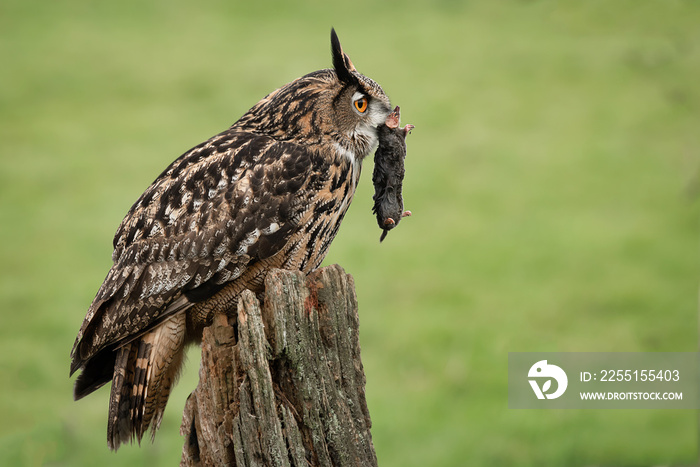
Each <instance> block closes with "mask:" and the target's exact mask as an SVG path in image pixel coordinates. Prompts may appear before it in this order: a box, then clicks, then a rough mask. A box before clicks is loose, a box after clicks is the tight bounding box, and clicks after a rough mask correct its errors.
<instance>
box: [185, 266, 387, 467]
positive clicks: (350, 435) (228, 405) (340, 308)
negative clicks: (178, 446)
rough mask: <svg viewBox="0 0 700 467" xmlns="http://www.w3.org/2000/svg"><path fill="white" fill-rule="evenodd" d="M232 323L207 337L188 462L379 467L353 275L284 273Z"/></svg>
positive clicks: (243, 301) (193, 399)
mask: <svg viewBox="0 0 700 467" xmlns="http://www.w3.org/2000/svg"><path fill="white" fill-rule="evenodd" d="M232 316H234V317H237V319H236V320H235V322H234V323H230V322H229V321H233V320H232V319H229V318H227V317H226V316H224V315H219V316H217V317H216V318H215V320H214V323H213V324H212V326H210V327H208V328H206V329H205V330H204V336H203V339H202V363H201V365H200V373H199V384H198V386H197V388H196V389H195V391H194V392H193V393H192V394H190V396H189V398H188V399H187V403H186V404H185V411H184V414H183V420H182V427H181V429H180V431H181V434H182V435H183V436H184V437H185V445H184V447H183V451H182V460H181V463H180V465H183V466H199V465H235V466H289V467H293V466H309V465H312V466H359V465H361V466H373V465H377V458H376V455H375V452H374V446H373V445H372V436H371V433H370V427H371V421H370V416H369V411H368V409H367V402H366V400H365V376H364V371H363V368H362V361H361V360H360V343H359V321H358V315H357V299H356V296H355V287H354V282H353V279H352V276H350V275H349V274H346V273H345V271H344V270H343V269H342V268H341V267H340V266H338V265H333V266H329V267H326V268H321V269H319V270H317V271H315V272H314V273H312V274H310V275H309V276H304V275H303V274H302V273H301V272H298V271H282V270H274V271H271V272H270V273H269V274H268V276H267V279H266V280H265V290H264V292H263V294H262V305H261V303H260V302H259V301H258V299H257V298H256V296H255V295H254V294H253V293H252V292H250V291H245V292H244V293H243V294H242V295H241V297H240V299H239V303H238V310H237V314H233V313H232Z"/></svg>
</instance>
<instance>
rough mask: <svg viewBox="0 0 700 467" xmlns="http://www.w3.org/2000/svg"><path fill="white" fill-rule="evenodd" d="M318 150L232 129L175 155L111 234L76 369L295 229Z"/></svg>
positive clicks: (214, 287)
mask: <svg viewBox="0 0 700 467" xmlns="http://www.w3.org/2000/svg"><path fill="white" fill-rule="evenodd" d="M319 157H320V156H318V155H317V154H315V153H313V152H311V151H309V150H307V149H305V148H303V147H301V146H299V145H296V144H293V143H286V142H279V141H276V140H274V139H272V138H269V137H266V136H261V135H254V134H251V133H245V132H236V131H235V130H228V131H226V132H223V133H221V134H219V135H217V136H215V137H213V138H212V139H210V140H209V141H207V142H205V143H202V144H201V145H199V146H197V147H195V148H193V149H191V150H190V151H188V152H187V153H185V154H184V155H183V156H181V157H180V158H179V159H177V160H176V161H175V162H173V163H172V164H171V165H170V166H169V167H168V168H167V169H166V170H165V171H164V172H163V173H162V174H161V175H160V176H159V177H158V178H157V179H156V180H155V181H154V182H153V184H152V185H151V186H150V187H149V188H148V189H147V190H146V191H145V192H144V193H143V195H142V196H141V197H140V198H139V200H138V201H137V202H136V203H135V204H134V206H133V207H132V208H131V210H130V211H129V213H128V214H127V216H126V217H125V218H124V220H123V221H122V223H121V225H120V226H119V228H118V230H117V232H116V234H115V237H114V253H113V262H114V264H113V266H112V268H111V269H110V271H109V273H108V275H107V277H106V279H105V281H104V282H103V284H102V286H101V287H100V289H99V291H98V292H97V295H96V297H95V299H94V301H93V303H92V305H91V306H90V309H89V310H88V312H87V315H86V317H85V320H84V322H83V324H82V326H81V328H80V331H79V333H78V336H77V338H76V341H75V345H74V346H73V350H72V352H71V357H72V363H71V374H72V373H73V372H75V370H77V369H78V368H81V367H83V366H84V365H85V362H86V361H87V360H89V359H90V358H91V357H92V356H94V355H95V354H96V353H97V352H99V351H100V350H102V349H105V348H108V347H111V348H114V347H117V346H118V345H119V344H120V343H121V342H124V341H126V340H128V339H130V338H133V337H134V336H137V335H139V334H142V333H143V332H145V331H147V330H149V329H151V328H152V327H153V326H155V325H157V324H158V323H160V322H162V321H163V320H165V319H167V318H168V317H169V316H172V315H173V314H176V313H178V312H182V311H184V310H186V309H187V308H189V307H191V306H192V305H193V304H194V303H196V302H197V301H200V300H204V299H206V298H208V297H210V296H211V295H213V294H214V293H215V292H216V291H218V290H219V289H220V288H221V286H222V285H223V284H225V283H227V282H230V281H233V280H235V279H236V278H237V277H239V276H240V275H241V274H243V272H244V271H245V270H246V269H247V268H248V267H249V265H251V264H252V263H254V262H256V261H258V260H261V259H264V258H267V257H269V256H272V255H274V254H275V253H276V252H278V251H280V249H281V248H282V247H283V246H284V245H285V244H286V243H287V240H288V239H289V237H290V236H291V235H292V234H293V233H294V231H295V230H296V229H297V228H298V225H297V224H298V221H299V219H300V218H301V216H302V214H303V212H304V211H305V210H308V209H309V208H310V207H309V204H310V199H309V196H311V195H310V194H309V190H303V189H301V188H302V186H309V184H310V183H311V184H313V183H316V182H315V181H314V180H313V179H314V177H318V176H320V175H319V172H318V171H315V172H314V171H313V170H312V167H314V166H315V164H314V162H315V161H316V160H317V159H319Z"/></svg>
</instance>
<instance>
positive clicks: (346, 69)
mask: <svg viewBox="0 0 700 467" xmlns="http://www.w3.org/2000/svg"><path fill="white" fill-rule="evenodd" d="M331 45H332V52H333V65H334V68H333V69H326V70H320V71H316V72H313V73H310V74H308V75H306V76H304V77H302V78H299V79H297V80H295V81H293V82H291V83H289V84H287V85H285V86H283V87H281V88H280V89H278V90H276V91H274V92H272V93H270V94H269V95H268V96H266V97H265V98H263V99H262V100H261V101H260V102H258V103H257V104H256V105H255V106H254V107H253V108H251V109H250V110H249V111H248V112H247V113H246V114H245V115H243V116H242V117H241V118H240V119H239V120H238V121H237V122H236V123H234V124H233V125H232V126H231V127H230V128H229V129H227V130H226V131H224V132H222V133H220V134H218V135H216V136H214V137H212V138H211V139H209V140H208V141H205V142H204V143H202V144H200V145H198V146H196V147H194V148H192V149H191V150H189V151H187V152H186V153H185V154H183V155H182V156H181V157H180V158H178V159H177V160H175V161H174V162H173V163H172V164H171V165H170V166H169V167H168V168H167V169H166V170H165V171H164V172H163V173H162V174H161V175H160V176H159V177H158V178H157V179H156V180H155V181H154V182H153V184H152V185H151V186H150V187H148V188H147V189H146V191H145V192H144V193H143V194H142V195H141V197H140V198H139V199H138V200H137V201H136V203H135V204H134V205H133V206H132V208H131V210H130V211H129V212H128V214H127V215H126V217H125V218H124V220H123V221H122V223H121V225H120V226H119V228H118V229H117V232H116V234H115V236H114V253H113V255H112V260H113V266H112V268H111V269H110V271H109V273H108V274H107V277H106V279H105V280H104V283H103V284H102V286H101V287H100V289H99V291H98V292H97V295H96V297H95V299H94V301H93V302H92V305H91V306H90V308H89V310H88V312H87V315H86V316H85V320H84V321H83V324H82V326H81V328H80V331H79V332H78V336H77V338H76V341H75V345H74V346H73V350H72V352H71V359H72V361H71V369H70V371H71V375H72V374H73V373H74V372H75V371H77V370H82V371H81V373H80V375H79V376H78V378H77V380H76V384H75V393H74V395H75V398H76V399H80V398H81V397H84V396H85V395H87V394H90V393H91V392H92V391H94V390H95V389H97V388H99V387H100V386H102V385H104V384H105V383H107V382H108V381H110V380H112V392H111V397H110V407H109V419H108V444H109V446H110V448H112V449H117V448H118V447H119V445H120V444H121V443H123V442H127V441H133V440H134V439H136V440H138V441H139V442H140V441H141V438H142V437H143V435H144V433H145V432H146V430H147V429H148V427H149V426H150V427H151V428H152V433H153V435H155V431H156V430H157V428H158V426H159V425H160V422H161V419H162V416H163V410H164V409H165V404H166V402H167V400H168V396H169V394H170V390H171V388H172V386H173V384H174V383H175V381H176V379H177V375H178V372H179V370H180V366H181V363H182V359H183V350H184V348H185V346H186V344H188V343H190V342H198V341H199V340H200V339H201V334H202V329H203V328H204V327H205V326H207V325H208V324H209V323H210V322H211V319H212V318H213V316H214V314H216V313H218V312H227V311H231V310H232V307H233V306H234V305H235V303H236V301H237V298H238V295H239V294H240V293H241V292H242V291H243V290H245V289H251V290H254V291H256V290H260V287H261V285H262V282H263V279H264V277H265V275H266V274H267V272H268V271H269V270H270V269H272V268H285V269H298V270H301V271H303V272H305V273H308V272H310V271H312V270H314V269H315V268H317V267H318V266H319V265H320V263H321V261H322V260H323V258H324V257H325V255H326V253H327V251H328V247H329V246H330V243H331V241H332V240H333V238H334V237H335V235H336V233H337V232H338V227H339V226H340V222H341V220H342V219H343V216H344V215H345V212H346V211H347V209H348V207H349V205H350V202H351V201H352V198H353V195H354V193H355V188H356V185H357V181H358V178H359V175H360V169H361V164H362V160H363V159H364V157H365V156H366V155H367V154H368V153H369V152H370V151H371V150H372V148H373V147H374V146H375V145H376V142H377V127H378V126H379V125H380V124H382V123H383V122H384V121H385V119H386V117H387V115H388V114H389V112H390V109H391V107H390V105H389V99H388V98H387V97H386V95H385V94H384V92H383V91H382V88H381V87H380V86H379V85H378V84H376V83H375V82H374V81H372V80H371V79H369V78H367V77H365V76H363V75H361V74H359V73H358V72H357V71H356V70H355V68H354V66H353V64H352V62H351V61H350V59H349V58H348V56H347V55H346V54H344V53H343V51H342V49H341V47H340V43H339V42H338V39H337V36H336V35H335V32H334V31H332V33H331Z"/></svg>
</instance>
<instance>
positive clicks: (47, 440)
mask: <svg viewBox="0 0 700 467" xmlns="http://www.w3.org/2000/svg"><path fill="white" fill-rule="evenodd" d="M331 5H332V4H331V3H328V2H307V3H304V4H296V3H292V2H290V3H282V2H277V3H265V2H251V4H250V5H247V6H237V5H234V2H221V1H205V2H184V1H176V2H172V1H169V2H165V1H154V2H137V1H133V0H129V1H122V2H94V4H93V2H79V1H63V0H58V1H52V2H42V3H41V4H39V3H38V2H28V1H19V0H1V1H0V58H1V59H2V65H0V238H1V239H2V242H1V244H0V264H1V265H2V268H1V269H0V319H1V321H0V323H1V325H0V420H2V424H1V425H0V464H2V465H66V466H68V465H70V466H74V465H102V466H107V465H144V466H146V465H147V466H149V467H155V466H160V465H163V466H165V465H175V464H176V463H177V462H178V459H179V457H180V450H181V446H182V439H181V438H180V437H179V435H178V431H179V422H180V415H181V413H182V407H183V403H184V399H185V398H186V396H187V394H188V393H189V391H190V390H192V389H193V388H194V386H195V385H196V381H197V366H198V363H197V361H198V350H197V349H193V350H192V351H191V352H190V354H189V355H190V357H189V365H188V369H187V372H186V374H185V375H184V377H183V378H182V380H181V382H180V384H179V385H178V387H177V389H176V392H175V394H174V396H173V397H172V398H171V400H170V403H169V405H168V410H167V411H166V415H165V420H164V422H163V426H162V427H161V430H160V431H159V433H158V435H157V438H156V442H155V444H153V445H151V444H150V443H148V442H147V443H144V446H142V447H141V448H138V447H136V446H134V447H131V446H127V447H125V448H123V449H122V450H120V451H119V453H118V454H116V455H115V454H112V453H110V452H109V451H108V450H107V447H106V412H107V396H108V390H107V389H106V388H104V389H102V390H100V391H99V392H98V393H97V394H94V395H93V396H91V397H89V398H87V399H85V400H83V401H80V402H79V403H74V402H73V401H72V398H71V387H72V381H71V380H69V379H68V364H69V358H68V356H69V351H70V348H71V345H72V344H73V339H74V337H75V334H76V332H77V330H78V327H79V325H80V322H81V320H82V318H83V316H84V313H85V311H86V310H87V307H88V305H89V304H90V301H91V300H92V298H93V296H94V294H95V292H96V291H97V289H98V287H99V285H100V283H101V282H102V279H103V278H104V276H105V274H106V272H107V270H108V268H109V265H110V255H111V238H112V235H113V233H114V231H115V229H116V227H117V225H118V223H119V221H120V220H121V219H122V217H123V215H124V214H125V213H126V211H127V210H128V208H129V207H130V206H131V203H132V202H133V201H135V200H136V198H137V197H138V195H139V194H140V193H141V192H142V191H143V189H144V188H145V187H146V186H147V185H148V184H149V183H150V182H151V181H152V180H153V179H154V178H155V177H156V176H157V175H158V174H159V173H160V172H161V170H162V169H163V168H164V167H165V166H166V165H167V164H168V163H169V162H171V161H172V160H173V159H174V158H175V157H177V156H178V155H180V154H181V153H182V152H184V151H185V150H186V149H188V148H190V147H191V146H193V145H195V144H197V143H199V142H200V141H202V140H204V139H205V138H207V137H209V136H211V135H213V134H215V133H217V132H219V131H221V130H223V129H224V128H226V127H227V126H229V125H230V124H231V123H233V122H234V121H235V120H236V119H237V118H238V117H239V116H240V115H241V114H242V113H243V112H245V111H246V110H247V109H248V108H249V107H250V106H252V105H253V104H254V103H255V102H256V101H257V100H258V99H259V98H261V97H262V96H263V95H265V94H266V93H267V92H269V91H271V90H272V89H274V88H276V87H278V86H280V85H281V84H284V83H285V82H288V81H290V80H292V79H294V78H296V77H298V76H300V75H302V74H305V73H307V72H309V71H312V70H316V69H319V68H326V67H328V66H330V51H329V49H330V45H329V38H328V37H329V30H330V27H331V26H335V27H336V29H337V31H338V33H339V35H340V39H341V41H342V43H343V46H344V48H345V50H346V52H348V54H349V55H350V56H351V58H352V59H353V61H354V63H355V65H356V66H357V67H358V69H359V70H360V71H362V72H363V73H365V74H367V75H368V76H370V77H372V78H373V79H375V80H376V81H377V82H379V83H380V84H382V86H383V87H384V89H385V91H386V92H387V94H389V96H390V97H391V98H392V101H393V102H394V103H396V104H399V105H401V108H402V116H403V121H404V123H413V124H415V125H416V130H415V131H414V132H413V134H412V135H411V136H410V137H409V154H408V159H407V162H406V163H407V176H406V181H405V187H404V197H405V200H406V208H407V209H410V210H412V211H413V213H414V216H413V217H412V218H410V219H406V220H405V221H404V222H402V224H401V226H400V228H398V229H396V230H394V231H392V233H391V234H390V235H389V236H388V238H387V240H386V241H385V242H384V243H383V244H381V245H380V244H379V241H378V239H379V234H380V231H379V229H377V227H376V224H375V220H374V218H373V216H372V214H371V212H370V208H371V194H372V187H371V180H370V179H371V168H372V166H371V161H367V164H366V165H365V173H364V175H363V180H362V182H361V189H360V191H359V193H358V195H357V197H356V199H355V202H354V205H353V208H352V209H351V211H350V213H349V215H348V216H347V217H346V220H345V221H344V224H343V227H342V228H341V231H340V234H339V236H338V238H337V239H336V240H335V243H334V245H333V247H332V248H331V251H330V254H329V256H328V258H327V261H326V262H327V263H339V264H341V265H342V266H343V267H344V268H345V269H346V270H347V271H348V272H350V273H352V274H353V275H354V277H355V280H356V284H357V294H358V297H359V302H360V318H361V324H362V327H361V336H362V352H363V361H364V365H365V371H366V375H367V397H368V402H369V407H370V412H371V414H372V419H373V422H374V427H373V438H374V442H375V447H376V450H377V455H378V457H379V461H380V465H382V466H426V465H430V466H459V465H484V466H486V465H504V466H505V465H513V466H544V465H546V466H586V465H640V466H641V465H659V464H678V465H688V464H691V463H694V462H695V461H696V459H697V449H696V440H697V438H698V433H697V425H696V417H697V413H696V412H694V411H574V410H569V411H513V410H509V409H508V408H507V387H506V385H507V372H506V370H507V356H508V352H510V351H695V350H696V349H697V347H698V339H697V335H698V320H697V289H698V277H699V275H698V272H699V271H698V269H699V267H698V214H700V212H699V211H700V203H699V202H698V196H699V193H700V157H699V156H700V131H698V129H699V128H700V125H699V124H700V118H699V116H700V88H699V87H698V77H699V76H700V28H699V27H698V24H700V6H699V5H698V4H697V3H696V2H690V1H671V0H670V1H666V2H636V1H618V2H608V1H603V0H596V1H592V0H591V1H587V2H549V1H534V0H533V1H518V2H516V1H502V2H488V1H481V2H466V1H464V2H462V1H447V0H444V1H435V2H418V1H410V0H406V1H402V2H396V3H389V2H369V1H359V2H347V3H345V4H344V6H336V5H333V6H331Z"/></svg>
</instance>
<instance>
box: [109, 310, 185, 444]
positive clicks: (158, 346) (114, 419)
mask: <svg viewBox="0 0 700 467" xmlns="http://www.w3.org/2000/svg"><path fill="white" fill-rule="evenodd" d="M184 348H185V314H184V313H179V314H177V315H174V316H173V317H172V318H169V319H168V320H167V321H164V322H163V323H162V324H160V325H159V326H158V327H156V328H155V329H153V330H152V331H150V332H149V333H147V334H144V335H143V336H141V337H139V338H138V339H136V340H134V341H132V342H129V343H128V344H125V345H124V346H122V347H121V348H119V349H118V350H117V351H116V352H117V355H116V363H115V365H114V377H113V379H112V393H111V395H110V398H109V418H108V422H107V423H108V424H107V444H108V445H109V447H110V449H113V450H115V451H116V450H117V449H118V448H119V445H120V444H121V443H125V442H127V441H128V442H133V440H134V439H136V440H137V441H138V442H139V443H141V439H142V438H143V435H144V433H145V432H146V430H148V427H149V425H150V426H151V439H153V438H154V437H155V434H156V430H157V429H158V427H159V426H160V422H161V420H162V419H163V412H164V410H165V405H166V404H167V402H168V397H169V396H170V390H171V388H172V387H173V386H174V385H175V382H176V381H177V378H178V376H179V373H180V368H181V367H182V362H183V356H184Z"/></svg>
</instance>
